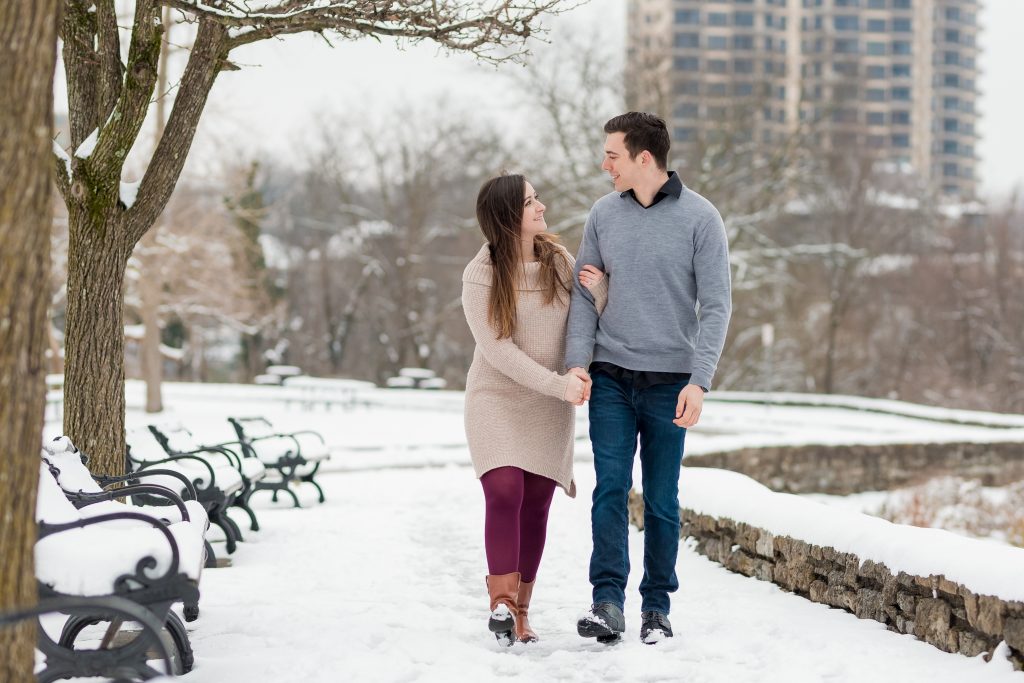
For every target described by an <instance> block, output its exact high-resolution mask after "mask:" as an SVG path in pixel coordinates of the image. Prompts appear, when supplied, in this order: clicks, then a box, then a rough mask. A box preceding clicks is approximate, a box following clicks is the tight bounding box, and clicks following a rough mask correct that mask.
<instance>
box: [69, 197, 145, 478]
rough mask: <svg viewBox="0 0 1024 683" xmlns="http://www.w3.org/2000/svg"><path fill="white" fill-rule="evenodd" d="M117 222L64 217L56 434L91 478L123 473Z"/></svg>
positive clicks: (121, 266) (124, 252) (124, 256)
mask: <svg viewBox="0 0 1024 683" xmlns="http://www.w3.org/2000/svg"><path fill="white" fill-rule="evenodd" d="M121 223H122V221H121V220H118V217H117V216H116V214H115V215H114V217H106V216H97V215H96V214H94V213H90V212H88V211H85V210H81V209H79V208H77V207H76V208H74V209H72V210H71V211H70V216H69V224H70V230H69V241H68V292H69V294H70V293H72V292H73V293H74V295H73V296H68V306H67V328H66V336H65V346H64V348H65V359H64V386H65V387H66V388H69V389H71V390H69V391H65V396H64V433H65V434H67V435H68V436H69V437H70V438H71V440H72V441H73V442H74V443H75V445H76V446H78V448H79V449H80V450H82V451H83V452H84V453H86V454H87V455H89V456H90V457H91V458H92V461H91V462H90V469H91V470H92V471H93V473H94V474H108V475H109V474H115V475H116V474H123V473H124V456H125V437H124V297H123V285H124V274H125V268H126V266H127V263H128V255H129V254H130V253H131V249H132V244H130V243H129V242H128V239H127V237H125V235H124V233H125V231H124V226H123V225H122V224H121Z"/></svg>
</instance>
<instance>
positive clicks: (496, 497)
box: [480, 467, 555, 582]
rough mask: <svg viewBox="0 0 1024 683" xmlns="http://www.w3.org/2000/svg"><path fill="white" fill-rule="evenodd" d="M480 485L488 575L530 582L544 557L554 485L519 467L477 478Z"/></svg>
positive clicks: (503, 469) (504, 469)
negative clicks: (514, 575)
mask: <svg viewBox="0 0 1024 683" xmlns="http://www.w3.org/2000/svg"><path fill="white" fill-rule="evenodd" d="M480 483H481V484H483V487H484V500H485V501H486V505H487V516H486V519H485V521H484V546H485V548H486V550H487V568H488V572H489V573H490V574H511V573H512V572H519V573H520V574H521V577H520V578H521V579H522V580H523V581H527V582H529V581H533V580H534V579H536V578H537V567H539V566H540V557H541V555H542V554H543V553H544V540H545V538H546V536H547V528H548V510H549V509H550V507H551V497H552V496H553V495H554V493H555V482H554V481H552V480H551V479H548V478H547V477H542V476H540V475H539V474H533V473H531V472H524V471H523V470H521V469H519V468H518V467H498V468H497V469H493V470H490V471H489V472H487V473H486V474H484V475H483V476H482V477H480Z"/></svg>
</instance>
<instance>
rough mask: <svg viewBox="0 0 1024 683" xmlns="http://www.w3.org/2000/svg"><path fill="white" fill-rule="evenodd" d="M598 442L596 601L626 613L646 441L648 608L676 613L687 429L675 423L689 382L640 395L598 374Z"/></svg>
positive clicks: (593, 428) (593, 411) (593, 414)
mask: <svg viewBox="0 0 1024 683" xmlns="http://www.w3.org/2000/svg"><path fill="white" fill-rule="evenodd" d="M593 380H594V386H593V387H592V389H591V395H590V441H591V444H592V445H593V449H594V469H595V470H596V472H597V486H595V488H594V502H593V507H592V508H591V512H590V519H591V529H592V533H593V541H594V551H593V554H592V555H591V557H590V583H591V584H592V585H593V586H594V602H595V603H598V602H610V603H612V604H614V605H617V606H618V607H619V608H622V607H623V606H624V603H625V600H626V579H627V577H628V576H629V542H628V533H629V531H628V512H627V507H626V504H627V500H628V497H629V490H630V488H631V487H632V485H633V458H634V456H635V455H636V446H637V436H638V435H639V437H640V466H641V469H642V472H643V489H644V492H643V493H644V578H643V581H641V582H640V596H641V598H642V604H641V610H643V611H647V610H657V611H659V612H663V613H665V614H668V612H669V607H670V602H669V597H668V594H669V593H672V592H675V590H676V589H677V588H679V580H678V579H677V578H676V556H677V555H678V552H679V468H680V466H681V465H682V459H683V441H684V439H685V436H686V430H685V429H683V428H682V427H677V426H676V425H674V424H672V419H673V418H674V417H675V411H676V402H677V400H678V398H679V392H680V391H681V390H682V389H683V387H684V386H685V385H686V384H685V382H678V383H672V384H657V385H655V386H652V387H648V388H645V389H636V388H634V386H633V383H632V382H631V381H619V380H616V379H614V378H613V377H611V376H609V375H607V374H604V373H602V372H596V373H595V374H594V375H593Z"/></svg>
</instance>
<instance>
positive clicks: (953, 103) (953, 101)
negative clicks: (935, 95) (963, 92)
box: [942, 97, 960, 111]
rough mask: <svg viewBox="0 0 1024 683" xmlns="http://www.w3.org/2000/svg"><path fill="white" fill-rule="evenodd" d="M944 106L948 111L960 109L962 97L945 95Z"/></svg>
mask: <svg viewBox="0 0 1024 683" xmlns="http://www.w3.org/2000/svg"><path fill="white" fill-rule="evenodd" d="M942 108H943V109H945V110H947V111H950V110H952V111H955V110H957V109H959V108H960V98H959V97H943V98H942Z"/></svg>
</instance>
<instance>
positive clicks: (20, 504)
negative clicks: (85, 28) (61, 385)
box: [0, 0, 58, 683]
mask: <svg viewBox="0 0 1024 683" xmlns="http://www.w3.org/2000/svg"><path fill="white" fill-rule="evenodd" d="M57 17H58V6H57V3H56V0H10V2H5V3H3V4H2V5H0V92H5V93H7V94H6V95H5V96H4V98H5V100H6V102H5V104H4V106H3V107H2V108H0V130H2V131H3V135H0V177H2V178H3V179H4V180H3V182H2V183H0V390H2V394H0V395H2V399H0V520H2V523H0V558H3V561H2V562H0V611H5V612H6V611H10V610H13V609H16V608H23V607H27V606H30V605H32V604H34V603H35V601H36V581H35V571H34V568H33V546H34V544H35V541H36V524H35V508H36V489H37V488H38V476H39V475H38V472H39V446H40V439H41V433H42V428H43V410H44V406H45V403H44V401H45V393H46V385H45V376H46V362H45V357H44V351H45V347H46V341H47V334H48V329H47V328H48V325H47V320H46V307H47V303H48V299H49V297H48V292H49V267H50V224H51V221H52V204H51V202H50V191H51V187H52V180H51V175H50V174H51V173H52V172H53V152H52V146H51V145H52V143H51V141H50V140H51V137H50V136H51V134H52V129H53V73H54V66H55V64H56V59H57ZM34 651H35V624H34V623H32V622H27V623H23V624H20V625H18V626H17V627H16V628H9V629H0V680H2V681H6V682H7V683H28V682H29V681H35V676H34V675H33V673H32V672H33V668H34V664H35V661H34Z"/></svg>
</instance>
